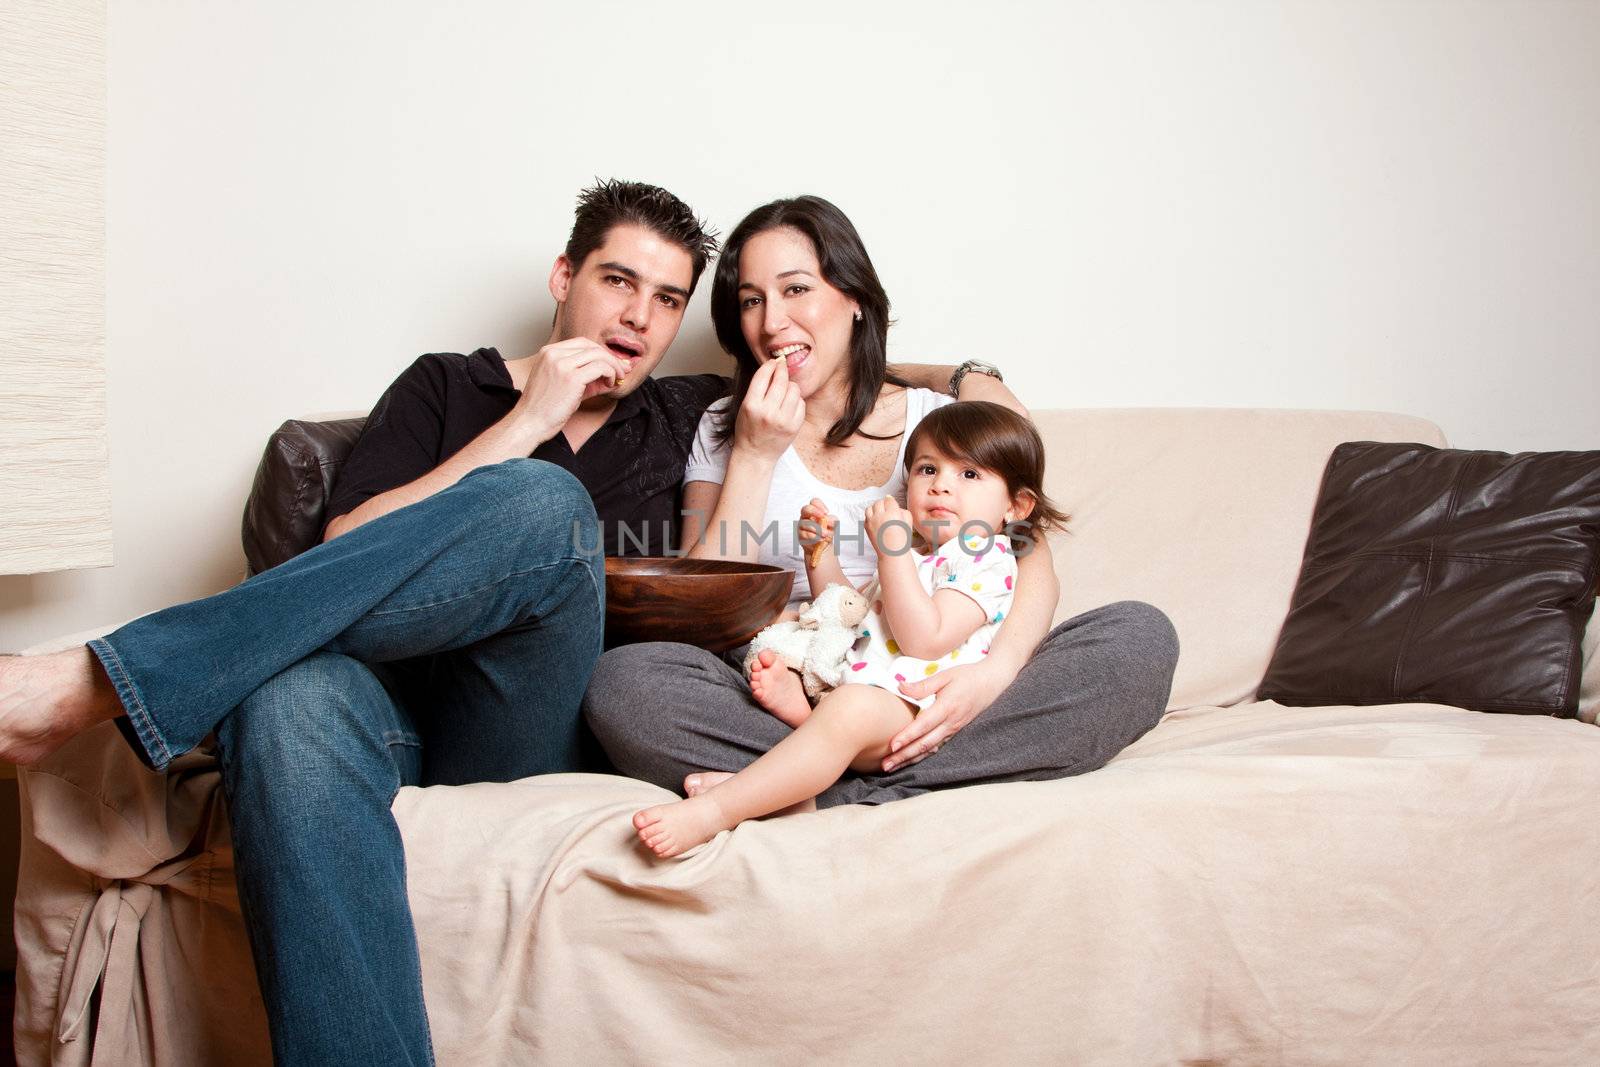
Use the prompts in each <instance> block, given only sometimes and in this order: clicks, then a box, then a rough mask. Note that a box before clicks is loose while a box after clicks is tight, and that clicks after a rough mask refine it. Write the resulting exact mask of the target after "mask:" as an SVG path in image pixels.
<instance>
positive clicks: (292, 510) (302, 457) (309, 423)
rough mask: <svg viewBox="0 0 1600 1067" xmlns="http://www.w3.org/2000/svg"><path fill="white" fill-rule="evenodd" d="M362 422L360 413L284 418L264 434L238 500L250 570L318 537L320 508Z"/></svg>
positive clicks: (302, 547)
mask: <svg viewBox="0 0 1600 1067" xmlns="http://www.w3.org/2000/svg"><path fill="white" fill-rule="evenodd" d="M364 425H366V416H364V415H341V416H324V417H322V418H320V419H319V418H311V419H290V420H289V421H288V422H285V423H284V424H283V425H282V426H280V427H278V429H277V430H276V431H275V432H274V433H273V435H272V436H271V437H270V438H268V439H267V448H266V451H265V452H264V453H262V456H261V463H260V465H259V466H257V467H256V480H255V484H254V485H252V486H251V487H250V497H249V499H248V500H247V501H245V505H244V523H243V530H242V538H243V541H244V557H245V561H246V563H248V565H249V568H250V573H251V574H260V573H261V572H262V571H264V570H267V569H268V568H269V567H276V566H277V565H278V564H280V563H282V562H283V561H284V560H286V559H291V558H293V557H295V556H298V555H299V554H300V553H302V552H304V551H305V550H306V549H308V548H310V547H311V546H312V545H315V544H316V543H317V542H319V541H321V540H322V527H323V523H324V521H325V520H324V516H323V509H324V508H325V507H326V505H327V503H328V497H329V495H330V494H331V493H332V492H333V483H334V479H336V478H337V477H338V476H339V468H340V467H342V466H343V465H344V461H345V458H346V457H347V456H349V455H350V450H351V449H352V448H354V447H355V444H356V438H358V437H360V436H361V428H362V426H364Z"/></svg>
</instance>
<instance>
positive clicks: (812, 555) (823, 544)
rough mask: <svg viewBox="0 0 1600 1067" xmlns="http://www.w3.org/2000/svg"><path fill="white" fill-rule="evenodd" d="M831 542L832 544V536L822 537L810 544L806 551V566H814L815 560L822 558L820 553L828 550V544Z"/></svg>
mask: <svg viewBox="0 0 1600 1067" xmlns="http://www.w3.org/2000/svg"><path fill="white" fill-rule="evenodd" d="M831 544H833V538H831V537H824V538H823V539H822V540H820V541H818V542H817V543H816V544H814V545H812V546H811V550H810V551H809V552H807V553H806V566H808V567H815V566H816V565H817V562H818V561H819V560H821V559H822V554H823V553H824V552H826V551H827V550H828V546H829V545H831Z"/></svg>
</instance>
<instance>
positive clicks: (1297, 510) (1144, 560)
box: [1034, 408, 1444, 710]
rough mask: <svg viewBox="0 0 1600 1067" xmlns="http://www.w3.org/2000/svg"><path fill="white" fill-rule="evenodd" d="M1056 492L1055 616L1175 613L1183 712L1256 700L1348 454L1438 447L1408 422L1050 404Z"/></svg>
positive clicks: (1432, 430) (1041, 419)
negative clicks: (1337, 469) (1061, 513)
mask: <svg viewBox="0 0 1600 1067" xmlns="http://www.w3.org/2000/svg"><path fill="white" fill-rule="evenodd" d="M1034 419H1035V422H1036V423H1037V424H1038V426H1039V432H1040V433H1041V434H1042V435H1043V436H1044V439H1045V442H1046V447H1047V449H1048V451H1049V464H1048V467H1047V470H1046V489H1047V491H1048V492H1049V493H1050V495H1051V497H1052V498H1053V499H1055V500H1056V501H1058V502H1060V503H1061V504H1062V505H1063V506H1064V508H1065V509H1066V510H1067V511H1068V512H1070V513H1071V516H1072V518H1071V522H1070V523H1069V524H1068V529H1067V532H1066V533H1063V534H1060V535H1057V536H1055V537H1053V538H1052V539H1051V547H1052V549H1053V552H1054V556H1055V565H1056V574H1057V575H1058V576H1059V577H1060V579H1061V602H1060V605H1059V606H1058V608H1057V612H1056V621H1057V622H1060V621H1061V620H1062V619H1064V618H1067V617H1069V616H1071V615H1076V614H1077V613H1079V612H1082V611H1087V610H1088V609H1090V608H1093V607H1096V606H1098V605H1101V604H1108V603H1111V602H1112V601H1116V600H1143V601H1147V602H1149V603H1151V604H1154V605H1156V606H1157V607H1159V608H1161V609H1162V610H1163V611H1165V612H1166V613H1167V615H1168V616H1169V617H1170V618H1171V619H1172V621H1173V624H1174V625H1175V626H1176V627H1177V630H1178V640H1179V643H1180V645H1181V648H1182V652H1181V654H1180V656H1179V659H1178V670H1177V674H1176V676H1175V678H1174V679H1173V686H1172V695H1171V697H1170V698H1169V700H1168V707H1169V709H1171V710H1176V709H1179V708H1188V707H1199V706H1209V705H1216V706H1227V705H1232V704H1237V703H1240V702H1242V701H1247V700H1254V699H1255V691H1256V687H1257V686H1258V685H1259V684H1260V683H1261V676H1262V674H1263V673H1264V672H1265V671H1266V668H1267V662H1268V660H1270V659H1271V658H1272V649H1273V645H1274V642H1275V641H1276V640H1277V636H1278V628H1279V627H1280V626H1281V625H1282V624H1283V615H1284V612H1285V611H1287V610H1288V607H1289V596H1290V594H1291V593H1292V592H1293V591H1294V583H1295V576H1296V574H1297V573H1298V572H1299V569H1300V556H1301V553H1302V551H1303V550H1304V548H1305V540H1306V529H1307V528H1308V526H1309V525H1310V522H1311V511H1312V507H1313V505H1314V504H1315V503H1316V498H1317V484H1318V482H1319V480H1320V479H1321V477H1322V469H1323V467H1324V466H1325V465H1326V463H1327V460H1328V455H1329V453H1331V452H1332V451H1333V448H1334V446H1335V445H1338V444H1339V443H1340V442H1343V441H1350V440H1358V439H1359V440H1378V441H1385V440H1387V441H1430V442H1433V443H1435V444H1441V445H1442V444H1444V435H1443V434H1441V433H1440V432H1439V429H1438V427H1436V426H1434V425H1433V424H1432V423H1430V422H1427V421H1425V420H1423V419H1418V418H1413V417H1411V416H1407V415H1389V414H1382V413H1378V412H1348V411H1271V410H1227V409H1220V408H1199V409H1196V408H1166V409H1159V408H1158V409H1151V408H1145V409H1133V410H1112V409H1101V410H1079V411H1037V412H1035V413H1034Z"/></svg>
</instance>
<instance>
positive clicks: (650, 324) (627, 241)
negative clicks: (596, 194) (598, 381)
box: [550, 224, 694, 400]
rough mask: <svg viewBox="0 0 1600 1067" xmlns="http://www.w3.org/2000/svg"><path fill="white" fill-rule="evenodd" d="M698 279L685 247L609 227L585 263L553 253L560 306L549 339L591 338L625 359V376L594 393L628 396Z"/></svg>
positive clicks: (643, 231)
mask: <svg viewBox="0 0 1600 1067" xmlns="http://www.w3.org/2000/svg"><path fill="white" fill-rule="evenodd" d="M693 277H694V260H693V259H692V258H690V256H689V253H688V252H687V251H686V250H684V249H683V248H681V247H679V246H678V245H675V244H673V243H672V242H671V241H668V240H665V239H664V238H662V237H661V236H660V235H658V234H656V233H655V232H654V231H652V230H649V229H647V228H645V227H643V226H635V225H632V224H619V225H616V226H613V227H611V230H610V232H609V233H607V234H606V238H605V240H604V241H602V242H601V243H600V247H598V248H596V249H595V250H594V251H593V252H590V253H589V255H588V256H587V257H585V258H584V261H583V262H582V263H581V264H577V265H576V266H574V264H571V263H568V262H567V257H566V256H559V257H557V258H556V263H555V267H554V268H552V269H551V271H550V295H551V296H553V297H555V298H556V305H557V306H556V324H555V332H554V336H553V338H552V340H555V341H567V340H571V339H572V338H574V337H587V338H589V339H590V340H591V341H594V342H596V343H597V344H600V345H603V346H604V347H606V348H608V349H610V350H611V351H612V352H613V353H615V354H616V355H618V356H620V357H622V359H624V360H625V361H627V363H628V374H627V378H626V380H625V381H623V383H622V384H621V385H618V386H616V387H615V388H613V389H610V390H608V391H607V392H605V393H601V394H600V397H596V398H592V399H600V398H602V397H603V398H609V399H610V400H617V399H619V398H621V397H624V396H626V395H628V394H629V393H631V392H633V391H634V390H635V389H637V388H639V386H640V384H641V383H642V382H643V381H644V380H645V379H646V378H648V377H649V376H650V372H651V371H653V370H655V369H656V364H657V363H660V362H661V357H662V356H664V355H666V354H667V347H668V346H669V345H671V344H672V339H673V338H674V337H676V336H677V335H678V327H679V326H680V325H682V323H683V312H684V308H685V307H687V306H688V303H689V284H690V282H691V280H692V279H693Z"/></svg>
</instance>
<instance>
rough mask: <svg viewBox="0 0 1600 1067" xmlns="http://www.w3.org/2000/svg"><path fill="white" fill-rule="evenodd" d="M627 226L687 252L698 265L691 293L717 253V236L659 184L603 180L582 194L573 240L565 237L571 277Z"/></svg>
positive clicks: (579, 198) (690, 285) (692, 280)
mask: <svg viewBox="0 0 1600 1067" xmlns="http://www.w3.org/2000/svg"><path fill="white" fill-rule="evenodd" d="M624 224H632V225H635V226H643V227H644V228H645V229H647V230H650V231H651V232H652V233H654V234H656V235H657V236H659V237H660V238H661V239H662V240H665V241H671V242H672V243H673V244H675V245H677V246H678V247H679V248H681V249H683V250H684V251H685V252H687V253H689V257H690V258H691V259H692V260H693V261H694V276H693V277H692V278H691V279H690V281H689V291H690V292H691V293H692V292H694V287H695V286H696V285H697V284H699V281H700V273H701V272H702V271H704V270H705V269H706V264H707V263H709V262H710V261H711V257H712V256H714V255H716V254H717V236H716V231H714V230H710V229H708V228H707V227H706V224H705V220H703V219H697V218H695V217H694V212H693V211H692V210H690V208H689V205H688V204H685V203H684V202H683V201H682V200H679V199H678V198H677V197H675V196H673V195H672V194H671V193H669V192H667V191H666V190H665V189H663V188H661V187H660V186H659V185H646V184H645V183H644V182H626V181H622V180H621V179H619V178H603V179H596V180H595V183H594V184H593V185H591V186H589V187H588V188H587V189H585V190H583V191H582V192H580V193H579V194H578V213H577V216H576V217H575V218H574V219H573V221H572V236H570V237H568V238H567V248H566V253H565V254H566V257H567V262H568V263H570V264H571V265H572V271H573V273H574V274H576V273H577V272H578V270H579V269H580V268H581V267H582V266H583V261H584V260H585V259H588V258H589V253H590V252H593V251H594V250H595V249H596V248H599V247H600V246H601V245H602V244H604V243H605V239H606V234H608V233H610V232H611V228H612V227H613V226H621V225H624Z"/></svg>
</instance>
